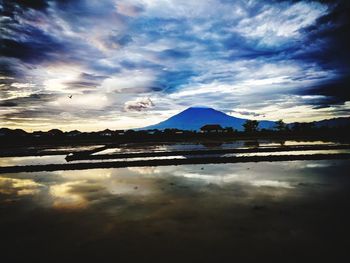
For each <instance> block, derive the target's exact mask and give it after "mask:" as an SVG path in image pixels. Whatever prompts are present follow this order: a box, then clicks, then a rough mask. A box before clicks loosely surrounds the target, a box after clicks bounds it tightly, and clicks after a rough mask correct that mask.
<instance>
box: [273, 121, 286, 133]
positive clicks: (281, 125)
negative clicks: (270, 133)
mask: <svg viewBox="0 0 350 263" xmlns="http://www.w3.org/2000/svg"><path fill="white" fill-rule="evenodd" d="M275 129H276V130H277V131H280V132H281V131H286V130H287V125H286V124H285V123H284V122H283V120H282V119H281V120H278V121H276V126H275Z"/></svg>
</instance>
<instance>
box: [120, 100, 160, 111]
mask: <svg viewBox="0 0 350 263" xmlns="http://www.w3.org/2000/svg"><path fill="white" fill-rule="evenodd" d="M152 107H154V104H153V102H152V100H151V99H150V98H140V99H136V100H133V101H127V102H126V103H125V106H124V109H125V110H126V111H144V110H148V109H150V108H152Z"/></svg>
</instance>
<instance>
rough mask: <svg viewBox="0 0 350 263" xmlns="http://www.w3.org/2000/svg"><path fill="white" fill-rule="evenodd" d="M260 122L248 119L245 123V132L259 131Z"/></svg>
mask: <svg viewBox="0 0 350 263" xmlns="http://www.w3.org/2000/svg"><path fill="white" fill-rule="evenodd" d="M258 126H259V122H258V121H256V120H247V121H246V122H245V123H244V124H243V127H244V131H245V132H257V131H258Z"/></svg>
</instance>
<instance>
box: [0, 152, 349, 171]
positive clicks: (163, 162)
mask: <svg viewBox="0 0 350 263" xmlns="http://www.w3.org/2000/svg"><path fill="white" fill-rule="evenodd" d="M342 159H350V154H349V153H340V154H312V155H305V154H300V155H273V156H243V157H235V156H234V157H198V158H188V159H157V160H139V161H106V162H89V163H67V164H48V165H27V166H7V167H0V173H18V172H40V171H59V170H83V169H97V168H123V167H142V166H167V165H184V164H220V163H247V162H266V161H267V162H277V161H295V160H342Z"/></svg>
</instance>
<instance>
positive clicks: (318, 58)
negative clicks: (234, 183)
mask: <svg viewBox="0 0 350 263" xmlns="http://www.w3.org/2000/svg"><path fill="white" fill-rule="evenodd" d="M0 12H1V20H0V41H1V45H0V55H1V57H0V66H1V68H0V114H1V117H0V120H1V122H2V123H4V125H5V126H7V127H21V128H25V129H49V127H53V126H55V127H60V128H62V129H75V128H82V129H85V130H95V129H97V128H116V129H119V128H135V127H138V126H139V123H140V120H141V119H142V120H143V125H144V126H146V125H147V124H153V123H154V122H158V121H161V120H163V119H164V118H166V117H169V116H171V115H172V114H174V113H176V112H179V111H181V110H183V109H184V108H186V107H190V106H193V105H206V106H209V107H214V108H216V109H218V110H222V111H225V112H226V113H228V114H231V115H235V116H238V117H245V118H246V117H248V118H254V117H257V116H258V117H259V118H262V119H269V120H278V119H281V118H283V119H284V120H285V121H287V122H288V121H291V122H292V121H310V120H320V119H324V118H330V117H336V116H348V115H349V109H350V102H349V101H350V92H349V87H348V83H349V80H350V63H349V61H350V51H349V48H348V47H349V45H350V43H349V39H350V32H349V29H350V24H349V16H348V14H349V13H350V4H349V1H345V0H339V1H330V0H327V1H324V0H323V1H283V0H275V1H258V0H253V1H243V0H232V1H227V0H206V1H188V0H186V1H185V0H177V1H175V0H174V1H165V0H164V1H163V0H160V1H152V0H128V1H127V0H102V1H97V0H76V1H63V0H47V1H45V0H40V1H22V0H15V1H0ZM145 112H147V118H145V117H144V116H145V115H144V114H145ZM50 116H51V118H50ZM53 119H54V121H53ZM43 121H44V122H45V127H42V126H41V123H43ZM82 122H84V123H86V126H84V127H81V123H82Z"/></svg>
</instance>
